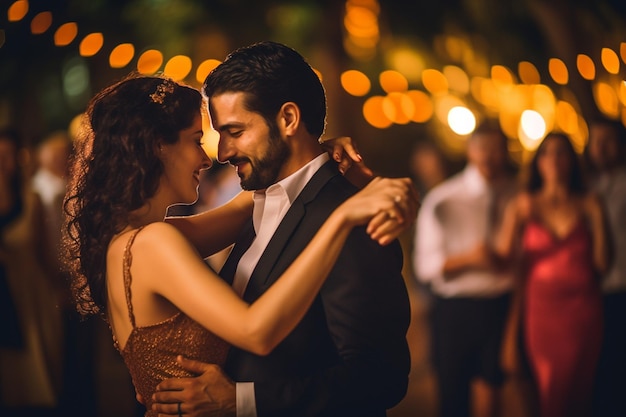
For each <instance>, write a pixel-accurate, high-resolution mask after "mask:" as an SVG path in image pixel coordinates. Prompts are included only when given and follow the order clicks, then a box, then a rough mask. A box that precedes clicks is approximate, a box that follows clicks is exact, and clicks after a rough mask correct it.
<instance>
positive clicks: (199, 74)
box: [196, 59, 221, 84]
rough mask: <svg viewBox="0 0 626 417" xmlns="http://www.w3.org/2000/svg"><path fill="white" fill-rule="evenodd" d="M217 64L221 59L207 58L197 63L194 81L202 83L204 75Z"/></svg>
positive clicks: (204, 78)
mask: <svg viewBox="0 0 626 417" xmlns="http://www.w3.org/2000/svg"><path fill="white" fill-rule="evenodd" d="M219 64H221V61H218V60H217V59H207V60H205V61H202V63H201V64H200V65H198V69H197V70H196V81H198V82H199V83H201V84H202V83H204V80H206V77H207V76H208V75H209V73H210V72H211V71H213V69H214V68H215V67H217V66H218V65H219Z"/></svg>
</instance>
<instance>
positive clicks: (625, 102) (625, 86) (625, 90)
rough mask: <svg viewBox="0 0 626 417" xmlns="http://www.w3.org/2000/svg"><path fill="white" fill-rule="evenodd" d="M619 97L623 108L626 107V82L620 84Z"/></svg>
mask: <svg viewBox="0 0 626 417" xmlns="http://www.w3.org/2000/svg"><path fill="white" fill-rule="evenodd" d="M617 96H618V97H619V101H620V102H621V103H622V106H626V81H622V82H620V83H619V89H618V90H617Z"/></svg>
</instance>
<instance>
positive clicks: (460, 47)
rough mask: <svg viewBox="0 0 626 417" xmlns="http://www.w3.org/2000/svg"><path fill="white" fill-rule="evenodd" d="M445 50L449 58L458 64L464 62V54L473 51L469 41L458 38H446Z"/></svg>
mask: <svg viewBox="0 0 626 417" xmlns="http://www.w3.org/2000/svg"><path fill="white" fill-rule="evenodd" d="M444 48H445V51H446V53H447V54H448V56H449V57H450V58H451V59H452V60H453V61H456V62H460V61H462V60H463V54H464V53H465V52H466V51H467V50H468V49H471V46H470V45H468V43H467V41H466V40H465V39H463V38H459V37H457V36H446V38H445V40H444Z"/></svg>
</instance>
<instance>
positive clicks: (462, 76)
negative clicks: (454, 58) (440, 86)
mask: <svg viewBox="0 0 626 417" xmlns="http://www.w3.org/2000/svg"><path fill="white" fill-rule="evenodd" d="M443 75H444V76H445V77H446V80H448V86H449V87H450V90H452V91H455V92H457V93H460V94H467V93H469V90H470V82H469V77H468V76H467V74H466V73H465V71H463V69H462V68H461V67H457V66H456V65H446V66H445V67H443Z"/></svg>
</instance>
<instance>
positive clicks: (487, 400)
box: [409, 119, 626, 417]
mask: <svg viewBox="0 0 626 417" xmlns="http://www.w3.org/2000/svg"><path fill="white" fill-rule="evenodd" d="M625 149H626V134H625V130H624V126H623V125H622V124H621V123H619V122H616V121H612V120H606V119H598V120H594V121H592V122H591V123H590V132H589V141H588V145H587V147H586V149H585V150H584V153H583V155H579V154H577V153H576V151H575V150H574V147H573V145H572V142H571V140H570V138H568V137H567V136H566V135H564V134H562V133H550V134H548V135H547V136H546V138H545V139H543V141H542V142H541V144H540V145H539V147H538V149H537V150H536V151H535V152H534V153H533V155H532V157H531V158H529V160H528V161H527V162H524V163H523V164H522V166H520V167H515V165H514V164H512V163H511V160H510V155H509V153H508V148H507V139H506V137H505V136H504V134H503V133H502V131H501V130H500V129H499V128H498V126H496V125H490V124H489V123H485V124H484V125H482V126H479V127H478V128H477V129H476V130H475V131H474V132H473V134H472V135H471V136H470V137H469V138H468V142H467V147H466V163H465V164H464V166H463V167H462V169H461V170H460V171H459V172H458V173H456V174H454V175H449V174H448V172H447V171H446V163H445V158H444V157H443V154H442V153H441V152H439V151H438V149H437V147H436V146H434V145H432V144H420V145H419V146H417V147H416V148H415V150H414V153H413V158H412V163H411V167H412V172H413V175H414V177H415V180H416V183H417V184H418V185H419V186H420V188H421V191H422V193H423V204H422V207H421V208H420V212H419V214H418V219H417V224H416V229H415V233H414V236H413V243H414V244H413V247H412V261H413V262H412V266H413V273H414V275H415V277H416V279H417V281H418V282H419V285H418V289H419V291H420V294H421V295H422V299H423V300H425V301H426V303H427V305H428V313H427V314H428V325H427V327H428V328H429V330H430V341H431V344H430V361H431V364H432V369H433V371H434V374H435V381H436V382H435V384H434V385H435V392H436V393H437V400H438V401H437V404H436V408H437V410H438V413H437V415H440V416H442V417H443V416H469V415H483V416H515V415H519V416H542V417H558V416H564V417H565V416H623V415H626V402H625V396H624V393H626V367H625V365H626V264H625V257H624V251H625V250H626V240H625V238H626V162H625V161H626V158H625V156H626V153H625ZM507 384H508V385H507ZM511 384H512V385H513V387H514V395H516V396H517V398H518V401H517V402H516V404H518V405H519V406H520V408H522V409H521V410H520V409H517V410H512V409H510V408H507V407H510V404H508V405H507V404H504V403H503V395H502V393H503V387H504V386H505V385H506V386H510V385H511ZM475 385H478V386H480V387H482V388H481V390H477V389H476V388H475V387H474V386H475ZM476 392H480V393H481V404H482V405H481V407H479V408H477V407H476V406H475V405H476V402H477V398H475V397H476ZM409 395H410V394H409Z"/></svg>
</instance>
